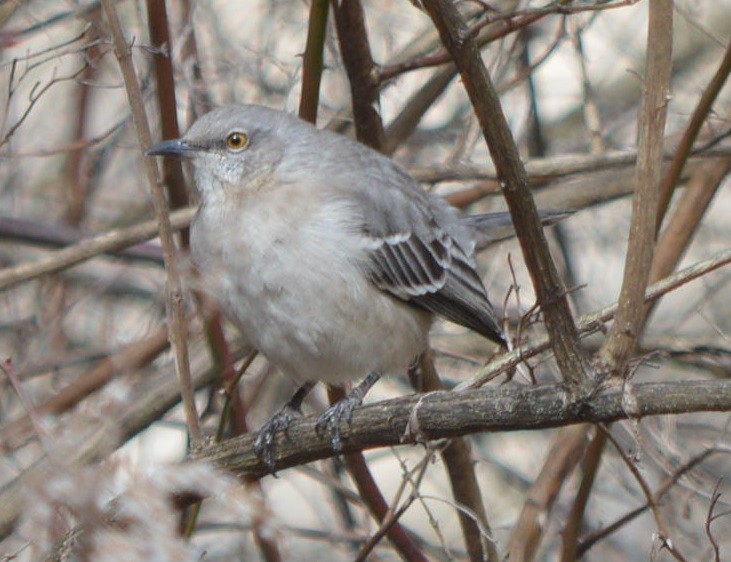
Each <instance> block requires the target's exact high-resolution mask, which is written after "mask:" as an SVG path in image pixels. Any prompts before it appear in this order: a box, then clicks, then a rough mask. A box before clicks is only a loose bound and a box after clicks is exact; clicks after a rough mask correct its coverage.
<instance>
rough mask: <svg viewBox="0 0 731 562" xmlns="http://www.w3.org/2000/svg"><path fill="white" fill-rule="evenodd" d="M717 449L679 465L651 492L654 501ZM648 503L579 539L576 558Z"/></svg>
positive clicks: (643, 510)
mask: <svg viewBox="0 0 731 562" xmlns="http://www.w3.org/2000/svg"><path fill="white" fill-rule="evenodd" d="M717 452H718V451H717V450H716V449H707V450H706V451H703V453H701V454H700V455H697V456H695V457H694V458H692V459H691V460H689V461H688V462H687V463H685V464H684V465H682V466H681V467H679V468H678V469H677V470H676V471H675V472H674V473H673V474H672V475H670V477H669V478H667V479H666V480H665V481H664V482H663V483H662V484H661V485H660V487H659V488H658V489H657V491H655V493H654V494H653V498H652V499H653V501H654V502H655V503H659V502H660V500H661V499H662V497H663V496H664V495H665V494H666V493H668V492H669V491H670V490H671V489H672V487H673V486H675V484H677V482H678V480H680V478H681V477H682V476H683V475H685V474H686V473H688V472H689V471H690V470H692V469H693V468H695V467H696V466H698V465H699V464H700V463H701V462H703V461H704V460H706V459H707V458H708V457H709V456H710V455H711V454H713V453H717ZM649 507H650V506H649V503H647V502H645V504H644V505H643V506H641V507H639V508H637V509H633V510H632V511H630V512H629V513H627V514H626V515H623V516H622V517H620V518H619V519H617V520H616V521H614V522H613V523H611V524H610V525H607V526H606V527H604V528H602V529H600V530H598V531H594V532H592V533H590V534H588V535H586V536H585V537H583V538H582V539H581V541H580V542H579V545H578V548H577V550H576V559H580V558H581V557H582V556H583V555H584V554H586V552H587V551H588V550H589V549H590V548H592V547H593V546H594V545H595V544H596V543H597V542H599V541H600V540H602V539H605V538H606V537H608V536H609V535H611V534H612V533H614V532H615V531H617V530H619V529H620V528H622V527H623V526H625V525H626V524H627V523H629V522H630V521H632V520H633V519H635V518H637V517H638V516H639V515H641V514H642V513H644V512H645V511H647V509H648V508H649Z"/></svg>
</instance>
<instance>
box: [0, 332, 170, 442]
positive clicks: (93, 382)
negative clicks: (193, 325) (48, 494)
mask: <svg viewBox="0 0 731 562" xmlns="http://www.w3.org/2000/svg"><path fill="white" fill-rule="evenodd" d="M167 347H168V335H167V330H165V329H164V328H163V329H161V330H159V331H158V332H156V333H154V334H152V335H151V336H149V337H148V338H146V339H144V340H141V341H138V342H135V343H132V344H130V345H127V346H125V347H124V348H122V349H120V350H119V351H118V352H116V353H113V354H111V355H109V356H108V357H105V358H104V359H102V360H101V361H100V362H99V363H98V364H97V365H95V366H94V367H92V368H91V369H89V370H88V371H86V372H85V373H83V374H82V375H80V376H79V377H77V378H76V379H75V380H74V381H73V382H71V383H70V384H69V385H68V386H66V387H64V388H61V389H59V390H57V391H55V393H54V394H53V396H51V397H50V398H49V399H48V400H46V401H45V402H43V403H42V404H39V405H38V406H36V408H35V411H36V412H37V413H38V414H39V415H58V414H61V413H63V412H66V411H68V410H69V409H71V408H73V407H74V406H76V405H77V404H78V403H79V402H81V401H82V400H83V399H84V398H86V397H87V396H89V395H90V394H91V393H93V392H95V391H97V390H99V389H100V388H102V387H103V386H104V385H105V384H107V383H108V382H109V381H110V380H112V378H113V377H114V376H116V375H118V374H120V373H127V372H130V371H134V370H137V369H140V368H141V367H143V366H144V365H147V364H149V362H150V361H152V360H153V359H155V358H156V357H157V356H159V355H160V353H162V352H163V351H164V350H165V349H167ZM32 429H33V427H32V425H31V423H30V419H29V417H28V415H27V414H26V415H23V416H22V417H20V418H18V419H15V420H12V421H8V422H5V423H4V424H3V425H2V426H1V427H0V450H2V451H3V452H4V453H5V454H7V453H8V452H10V451H13V450H15V449H17V448H19V447H20V446H22V445H23V444H24V443H25V442H26V440H28V439H30V437H31V432H32Z"/></svg>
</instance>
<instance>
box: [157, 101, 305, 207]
mask: <svg viewBox="0 0 731 562" xmlns="http://www.w3.org/2000/svg"><path fill="white" fill-rule="evenodd" d="M282 116H285V119H283V117H282ZM286 117H290V116H287V115H286V114H284V113H282V112H279V111H275V110H272V109H268V108H266V107H262V106H255V105H232V106H227V107H221V108H219V109H215V110H213V111H211V112H210V113H207V114H206V115H204V116H202V117H201V118H200V119H198V120H197V121H196V122H195V123H193V125H192V126H191V127H190V129H189V130H188V132H187V133H185V135H184V136H183V137H181V138H179V139H171V140H165V141H162V142H160V143H158V144H156V145H154V146H152V147H151V148H150V149H149V150H148V151H147V152H146V154H147V155H148V156H158V155H159V156H177V157H182V158H188V159H190V160H191V163H192V165H193V170H194V173H195V183H196V187H197V189H198V191H199V193H200V195H201V197H202V198H203V201H204V202H205V201H206V200H207V199H210V198H212V197H217V196H222V195H223V196H225V195H227V194H235V193H239V192H245V191H247V190H250V189H252V188H256V187H255V186H260V185H262V184H263V183H265V182H266V181H267V178H269V177H271V175H272V173H274V172H275V170H276V168H277V166H278V164H279V162H280V161H281V160H282V157H283V155H284V150H285V147H286V142H285V141H286V134H287V129H288V127H287V125H288V123H289V122H290V119H286ZM294 119H296V118H294Z"/></svg>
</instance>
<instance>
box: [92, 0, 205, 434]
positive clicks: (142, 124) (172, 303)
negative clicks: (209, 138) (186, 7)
mask: <svg viewBox="0 0 731 562" xmlns="http://www.w3.org/2000/svg"><path fill="white" fill-rule="evenodd" d="M102 4H103V6H104V11H105V13H106V15H107V20H108V22H109V27H110V30H111V32H112V37H113V40H114V52H115V54H116V56H117V59H118V60H119V67H120V69H121V70H122V76H123V77H124V83H125V86H126V89H127V97H128V99H129V103H130V107H131V109H132V117H133V119H134V122H135V130H136V131H137V136H138V140H139V143H140V147H141V148H142V150H143V151H145V150H147V149H148V148H150V146H152V135H151V134H150V125H149V123H148V121H147V114H146V113H145V105H144V100H143V98H142V92H141V91H140V86H139V83H138V82H137V76H136V75H135V69H134V66H133V65H132V56H131V53H130V47H129V45H128V44H127V42H126V40H125V38H124V34H123V32H122V26H121V24H120V23H119V17H118V15H117V10H116V8H115V6H114V2H113V0H102ZM145 171H146V173H147V180H148V182H149V184H150V189H151V191H152V200H153V205H154V207H155V215H156V217H157V220H158V226H159V229H160V242H161V244H162V250H163V258H164V260H165V270H166V271H167V294H166V299H165V303H166V309H167V319H168V328H169V337H170V344H171V346H172V349H173V355H174V356H175V369H176V372H177V374H178V378H179V382H180V388H181V392H182V395H183V403H184V409H185V417H186V421H187V423H188V431H190V435H191V439H192V441H193V446H194V447H197V446H198V445H199V443H200V442H201V440H202V434H201V429H200V424H199V422H198V413H197V411H196V407H195V395H194V391H193V386H192V384H191V377H190V365H189V361H188V346H187V343H186V336H185V308H184V307H185V301H184V298H183V289H182V284H181V281H180V273H179V271H178V267H177V264H176V262H175V245H174V243H173V235H172V227H171V224H170V216H169V211H168V206H167V201H166V200H165V193H164V191H163V185H162V183H161V182H160V178H159V176H158V170H157V163H156V162H155V159H154V158H146V159H145Z"/></svg>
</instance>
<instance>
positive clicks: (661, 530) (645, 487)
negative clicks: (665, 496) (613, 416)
mask: <svg viewBox="0 0 731 562" xmlns="http://www.w3.org/2000/svg"><path fill="white" fill-rule="evenodd" d="M599 431H601V432H602V433H604V435H605V436H606V438H607V439H608V440H609V441H610V442H611V443H612V445H613V446H614V448H615V449H616V450H617V452H618V453H619V457H620V458H621V459H622V462H623V463H624V465H625V466H626V467H627V469H628V470H629V471H630V474H632V476H634V479H635V480H636V481H637V484H638V485H639V486H640V490H642V495H644V496H645V502H646V504H647V506H648V507H649V508H650V511H651V512H652V516H653V517H654V518H655V525H657V532H658V535H659V540H660V541H661V542H662V543H663V545H664V546H665V548H667V549H668V550H670V552H671V553H672V554H673V556H674V557H675V558H676V559H677V560H679V561H681V562H686V558H685V557H684V556H683V555H682V554H680V552H679V551H678V550H677V546H675V544H674V541H671V540H670V532H669V531H668V526H667V523H666V522H665V516H664V515H663V513H662V511H660V506H659V504H658V502H657V501H655V496H654V494H653V493H652V490H650V485H649V484H648V483H647V481H646V480H645V478H644V477H643V476H642V473H641V472H640V470H639V469H638V468H637V466H636V464H635V463H634V462H633V461H632V459H630V458H629V456H628V455H627V453H625V452H624V449H622V446H621V445H620V444H619V443H618V442H617V440H616V439H615V438H614V436H613V435H612V434H611V433H610V431H609V429H607V427H605V426H604V425H603V424H600V425H599Z"/></svg>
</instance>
